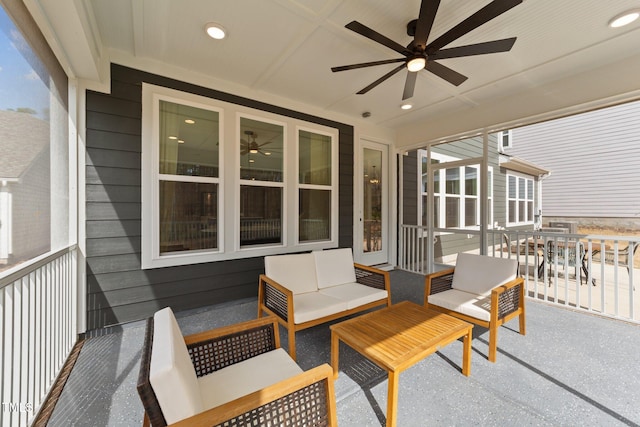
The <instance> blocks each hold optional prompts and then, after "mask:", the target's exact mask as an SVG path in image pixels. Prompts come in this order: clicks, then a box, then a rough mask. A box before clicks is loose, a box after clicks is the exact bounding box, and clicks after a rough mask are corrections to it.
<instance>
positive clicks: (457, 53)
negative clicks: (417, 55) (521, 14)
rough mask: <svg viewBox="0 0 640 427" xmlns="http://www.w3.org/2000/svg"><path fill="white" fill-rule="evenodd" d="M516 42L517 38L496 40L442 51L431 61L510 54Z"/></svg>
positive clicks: (433, 56)
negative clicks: (489, 54) (501, 53)
mask: <svg viewBox="0 0 640 427" xmlns="http://www.w3.org/2000/svg"><path fill="white" fill-rule="evenodd" d="M515 42H516V37H511V38H509V39H502V40H494V41H491V42H484V43H476V44H469V45H466V46H458V47H452V48H449V49H442V50H439V51H437V52H436V53H434V54H433V55H431V56H430V57H429V59H434V60H437V59H447V58H460V57H462V56H473V55H484V54H486V53H499V52H508V51H510V50H511V48H512V47H513V44H514V43H515Z"/></svg>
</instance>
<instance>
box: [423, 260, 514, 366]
mask: <svg viewBox="0 0 640 427" xmlns="http://www.w3.org/2000/svg"><path fill="white" fill-rule="evenodd" d="M524 301H525V300H524V279H523V278H522V277H518V261H517V260H515V259H507V258H494V257H490V256H484V255H475V254H468V253H459V254H458V258H457V261H456V266H455V267H454V268H448V269H446V270H442V271H438V272H435V273H431V274H428V275H427V276H426V278H425V294H424V305H425V307H427V308H431V309H434V310H438V311H440V312H442V313H446V314H449V315H451V316H455V317H457V318H459V319H462V320H466V321H467V322H471V323H475V324H477V325H480V326H482V327H484V328H488V329H489V356H488V359H489V361H491V362H495V361H496V353H497V348H498V328H499V327H500V326H501V325H503V324H504V323H506V322H508V321H509V320H511V319H513V318H514V317H519V318H520V325H519V327H520V334H522V335H524V334H525V332H526V331H525V304H524Z"/></svg>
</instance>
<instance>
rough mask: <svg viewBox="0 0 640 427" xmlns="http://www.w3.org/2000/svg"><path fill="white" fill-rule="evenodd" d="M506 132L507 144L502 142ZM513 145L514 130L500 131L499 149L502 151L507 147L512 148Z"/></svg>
mask: <svg viewBox="0 0 640 427" xmlns="http://www.w3.org/2000/svg"><path fill="white" fill-rule="evenodd" d="M505 133H506V134H507V145H503V143H502V142H503V139H504V134H505ZM512 147H513V131H512V130H511V129H509V130H503V131H500V132H498V151H499V152H501V153H502V152H503V151H504V149H505V148H512Z"/></svg>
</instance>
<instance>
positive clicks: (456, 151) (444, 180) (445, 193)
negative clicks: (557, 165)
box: [402, 133, 548, 261]
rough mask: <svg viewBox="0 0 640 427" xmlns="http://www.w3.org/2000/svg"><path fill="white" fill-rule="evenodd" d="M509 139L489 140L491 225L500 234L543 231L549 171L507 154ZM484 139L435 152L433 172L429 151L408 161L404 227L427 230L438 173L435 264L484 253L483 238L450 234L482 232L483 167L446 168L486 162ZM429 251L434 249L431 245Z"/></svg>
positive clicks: (494, 137) (491, 137)
mask: <svg viewBox="0 0 640 427" xmlns="http://www.w3.org/2000/svg"><path fill="white" fill-rule="evenodd" d="M502 141H503V134H502V133H497V134H491V135H489V153H488V164H489V170H488V183H489V185H488V202H489V203H488V212H487V223H488V225H489V227H490V228H496V229H503V228H508V229H529V230H530V229H533V228H534V227H537V226H539V210H540V205H539V201H540V194H541V191H542V190H541V185H540V184H541V182H542V179H543V178H544V177H545V176H546V175H547V174H548V171H547V170H546V169H543V168H541V167H539V166H536V165H534V164H533V163H530V162H528V161H525V160H523V159H520V158H517V157H515V156H508V155H506V154H504V153H502V152H501V147H500V145H501V144H502ZM482 145H483V143H482V137H476V138H471V139H465V140H462V141H456V142H452V143H447V144H442V145H438V146H435V147H433V148H432V154H431V165H433V166H432V167H431V168H429V167H428V165H429V163H428V158H427V151H426V150H416V151H412V152H410V153H409V154H408V155H407V156H404V162H403V202H402V206H403V216H402V219H403V224H405V225H423V226H426V225H427V212H428V210H429V204H428V188H429V186H428V173H429V170H434V178H433V188H434V212H433V225H434V227H435V228H436V229H437V231H436V236H435V247H434V250H435V253H434V256H435V260H436V261H446V257H447V256H448V255H454V254H457V253H458V252H460V251H465V250H468V249H473V248H476V249H477V247H478V239H479V237H478V235H477V234H472V233H470V234H464V233H462V234H461V233H456V234H453V233H449V232H447V231H446V229H452V231H453V229H455V230H458V231H460V230H465V229H466V230H469V231H478V230H480V221H481V219H480V182H481V181H480V177H481V173H480V164H479V163H471V164H464V165H455V166H454V167H443V164H445V163H447V162H460V161H465V160H467V159H473V158H476V159H479V158H481V157H482ZM426 246H427V247H428V245H426Z"/></svg>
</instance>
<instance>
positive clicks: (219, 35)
mask: <svg viewBox="0 0 640 427" xmlns="http://www.w3.org/2000/svg"><path fill="white" fill-rule="evenodd" d="M204 30H205V31H206V32H207V34H208V35H209V37H211V38H213V39H216V40H222V39H223V38H225V36H226V35H227V31H226V30H225V29H224V27H223V26H222V25H220V24H216V23H215V22H209V23H208V24H207V25H205V26H204Z"/></svg>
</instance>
